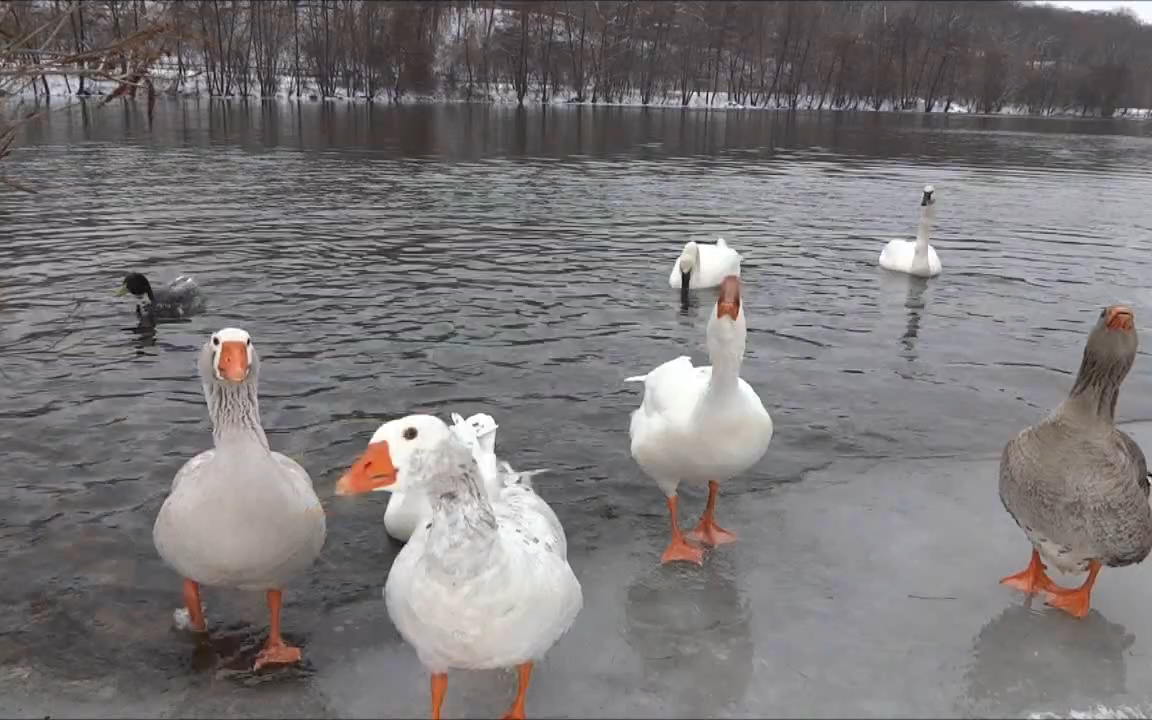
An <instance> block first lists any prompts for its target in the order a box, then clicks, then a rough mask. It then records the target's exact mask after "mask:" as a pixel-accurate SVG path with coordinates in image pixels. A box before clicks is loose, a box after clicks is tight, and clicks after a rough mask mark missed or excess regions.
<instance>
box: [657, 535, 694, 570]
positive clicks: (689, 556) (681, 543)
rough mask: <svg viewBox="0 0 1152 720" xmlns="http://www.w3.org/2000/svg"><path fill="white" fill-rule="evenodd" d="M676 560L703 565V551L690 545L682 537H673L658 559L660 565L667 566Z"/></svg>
mask: <svg viewBox="0 0 1152 720" xmlns="http://www.w3.org/2000/svg"><path fill="white" fill-rule="evenodd" d="M677 560H681V561H684V562H690V563H696V564H697V565H703V564H704V551H703V550H701V549H700V548H698V547H696V546H695V545H692V544H690V543H689V542H688V541H687V540H686V539H685V538H684V536H683V535H680V536H673V538H672V542H670V543H668V548H667V549H666V550H665V551H664V555H663V556H661V558H660V564H662V565H667V564H668V563H670V562H676V561H677Z"/></svg>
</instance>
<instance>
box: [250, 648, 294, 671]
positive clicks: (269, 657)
mask: <svg viewBox="0 0 1152 720" xmlns="http://www.w3.org/2000/svg"><path fill="white" fill-rule="evenodd" d="M298 662H300V648H298V647H292V646H291V645H287V644H285V643H283V642H279V643H271V642H270V643H268V644H267V645H265V646H264V649H263V650H261V651H260V654H259V655H257V656H256V664H255V665H254V666H253V667H252V669H253V670H259V669H260V668H262V667H264V666H265V665H294V664H296V663H298Z"/></svg>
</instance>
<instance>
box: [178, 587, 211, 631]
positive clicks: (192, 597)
mask: <svg viewBox="0 0 1152 720" xmlns="http://www.w3.org/2000/svg"><path fill="white" fill-rule="evenodd" d="M184 605H185V606H186V607H187V608H188V624H189V625H191V626H192V630H194V631H195V632H198V633H206V632H208V625H207V624H206V623H205V622H204V604H203V603H201V602H200V584H199V583H197V582H196V581H195V580H188V579H185V580H184Z"/></svg>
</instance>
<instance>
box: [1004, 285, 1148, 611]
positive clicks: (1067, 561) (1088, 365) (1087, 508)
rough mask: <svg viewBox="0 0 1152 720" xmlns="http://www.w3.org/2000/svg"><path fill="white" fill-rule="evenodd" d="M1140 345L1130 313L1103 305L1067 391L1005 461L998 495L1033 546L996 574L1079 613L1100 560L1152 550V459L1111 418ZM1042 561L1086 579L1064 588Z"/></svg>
mask: <svg viewBox="0 0 1152 720" xmlns="http://www.w3.org/2000/svg"><path fill="white" fill-rule="evenodd" d="M1138 346H1139V339H1138V337H1137V335H1136V323H1135V318H1134V316H1133V314H1132V311H1131V310H1130V309H1129V308H1127V307H1123V306H1120V305H1114V306H1111V307H1107V308H1105V309H1104V310H1103V311H1102V312H1101V313H1100V318H1099V320H1097V322H1096V326H1095V327H1094V328H1092V332H1091V333H1090V334H1089V336H1088V343H1087V345H1086V346H1085V348H1084V358H1083V360H1082V361H1081V363H1080V371H1079V373H1077V375H1076V382H1075V383H1073V385H1072V390H1071V392H1069V394H1068V398H1067V399H1066V400H1064V402H1062V403H1061V404H1060V406H1059V407H1058V408H1056V410H1055V411H1054V412H1053V413H1052V414H1051V415H1049V416H1048V417H1047V418H1045V419H1044V420H1042V421H1041V422H1039V423H1037V424H1036V425H1033V426H1032V427H1029V428H1026V429H1025V430H1024V431H1022V432H1021V433H1020V434H1019V435H1017V436H1016V437H1015V438H1014V439H1013V440H1012V441H1011V442H1009V443H1008V445H1007V446H1006V447H1005V448H1004V453H1003V455H1002V457H1001V459H1000V500H1001V501H1002V502H1003V503H1004V507H1005V509H1007V510H1008V513H1009V514H1010V515H1011V516H1012V518H1013V519H1014V520H1015V521H1016V524H1017V525H1019V526H1020V527H1021V528H1022V529H1023V530H1024V534H1025V535H1027V536H1028V540H1029V542H1031V543H1032V548H1033V549H1032V560H1031V562H1030V563H1029V564H1028V567H1027V568H1026V569H1024V570H1023V571H1021V572H1019V573H1017V574H1015V575H1011V576H1009V577H1006V578H1004V579H1003V580H1001V581H1000V582H1001V583H1003V584H1005V585H1008V586H1010V587H1014V588H1016V589H1018V590H1022V591H1024V592H1026V593H1029V594H1033V593H1037V592H1041V591H1043V592H1045V593H1046V594H1047V596H1048V604H1049V605H1052V606H1054V607H1057V608H1060V609H1061V610H1064V611H1066V612H1068V613H1070V614H1072V615H1073V616H1075V617H1078V618H1082V617H1084V616H1085V615H1087V614H1088V610H1089V606H1090V604H1091V593H1092V587H1093V585H1094V584H1095V582H1096V576H1097V574H1098V573H1099V572H1100V568H1101V567H1102V566H1104V565H1107V566H1108V567H1124V566H1125V565H1133V564H1135V563H1139V562H1141V561H1142V560H1144V558H1146V557H1148V553H1149V551H1150V550H1152V508H1150V507H1149V504H1148V490H1149V482H1148V466H1147V463H1146V462H1145V459H1144V453H1143V452H1141V450H1140V447H1139V446H1138V445H1137V444H1136V442H1135V441H1134V440H1132V438H1131V437H1129V436H1128V435H1127V434H1125V433H1124V432H1122V431H1120V430H1118V429H1116V425H1115V412H1116V401H1117V398H1118V397H1119V394H1120V384H1121V383H1122V382H1123V381H1124V377H1125V376H1126V375H1127V374H1128V371H1129V370H1130V369H1131V368H1132V363H1133V362H1134V361H1135V359H1136V350H1137V347H1138ZM1045 562H1047V563H1049V564H1051V565H1054V566H1055V567H1056V568H1057V569H1059V570H1060V571H1061V572H1066V573H1073V572H1084V571H1087V572H1088V577H1087V579H1086V580H1085V581H1084V584H1083V585H1081V586H1080V587H1078V588H1064V587H1060V586H1059V585H1057V584H1056V583H1055V582H1053V581H1052V580H1051V578H1049V577H1048V575H1047V574H1046V573H1045V570H1046V569H1047V566H1046V565H1045V564H1044V563H1045Z"/></svg>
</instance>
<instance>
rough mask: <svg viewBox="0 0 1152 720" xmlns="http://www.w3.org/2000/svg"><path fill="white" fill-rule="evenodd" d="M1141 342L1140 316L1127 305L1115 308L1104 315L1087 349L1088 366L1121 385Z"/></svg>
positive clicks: (1086, 361)
mask: <svg viewBox="0 0 1152 720" xmlns="http://www.w3.org/2000/svg"><path fill="white" fill-rule="evenodd" d="M1139 346H1140V339H1139V337H1138V336H1137V334H1136V316H1135V315H1134V314H1133V313H1132V309H1131V308H1128V307H1126V306H1124V305H1111V306H1109V307H1106V308H1104V309H1103V310H1101V311H1100V317H1099V318H1098V319H1097V320H1096V325H1095V327H1093V328H1092V332H1091V333H1089V334H1088V344H1087V345H1086V346H1085V347H1084V364H1085V365H1086V366H1089V367H1091V369H1092V370H1093V371H1095V372H1098V373H1101V374H1106V375H1109V376H1111V378H1110V379H1112V380H1113V381H1114V382H1116V383H1119V382H1120V381H1122V380H1123V379H1124V377H1125V376H1126V375H1127V374H1128V371H1129V370H1130V369H1131V368H1132V363H1133V362H1135V360H1136V351H1137V349H1139Z"/></svg>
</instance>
